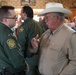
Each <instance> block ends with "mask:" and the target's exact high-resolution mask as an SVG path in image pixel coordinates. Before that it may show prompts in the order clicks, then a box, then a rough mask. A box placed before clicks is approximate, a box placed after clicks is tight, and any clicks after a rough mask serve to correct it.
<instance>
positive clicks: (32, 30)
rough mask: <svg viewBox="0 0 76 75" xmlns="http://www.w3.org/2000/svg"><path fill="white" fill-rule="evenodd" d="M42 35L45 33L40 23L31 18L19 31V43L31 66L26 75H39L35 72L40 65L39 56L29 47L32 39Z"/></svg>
mask: <svg viewBox="0 0 76 75" xmlns="http://www.w3.org/2000/svg"><path fill="white" fill-rule="evenodd" d="M42 33H43V31H42V28H41V25H40V23H39V22H37V21H35V20H33V19H31V18H27V19H26V20H25V21H24V22H23V24H22V25H21V26H20V27H19V29H18V42H19V43H20V45H21V47H22V50H23V51H22V52H23V54H24V57H26V58H25V60H26V62H27V63H28V65H29V71H28V73H26V75H37V73H36V72H35V70H36V67H37V65H38V57H39V56H38V54H33V53H31V52H30V50H29V46H30V41H31V39H32V38H34V37H35V36H36V35H37V34H39V37H40V36H41V34H42Z"/></svg>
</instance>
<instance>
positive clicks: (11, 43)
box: [7, 38, 16, 49]
mask: <svg viewBox="0 0 76 75" xmlns="http://www.w3.org/2000/svg"><path fill="white" fill-rule="evenodd" d="M7 44H8V46H9V48H10V49H13V48H16V42H15V40H14V39H12V38H10V39H8V40H7Z"/></svg>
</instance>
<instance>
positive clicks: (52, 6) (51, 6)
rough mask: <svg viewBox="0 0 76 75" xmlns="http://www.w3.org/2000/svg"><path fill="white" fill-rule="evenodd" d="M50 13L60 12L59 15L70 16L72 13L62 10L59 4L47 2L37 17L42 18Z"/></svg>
mask: <svg viewBox="0 0 76 75" xmlns="http://www.w3.org/2000/svg"><path fill="white" fill-rule="evenodd" d="M50 12H60V13H63V14H64V15H71V14H72V12H71V11H70V10H68V9H66V8H64V7H63V5H62V4H61V3H55V2H49V3H47V4H46V7H45V9H44V10H43V11H42V12H40V14H39V15H38V16H44V15H45V14H47V13H50Z"/></svg>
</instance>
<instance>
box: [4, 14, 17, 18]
mask: <svg viewBox="0 0 76 75" xmlns="http://www.w3.org/2000/svg"><path fill="white" fill-rule="evenodd" d="M5 18H7V19H17V16H16V15H15V16H14V17H5Z"/></svg>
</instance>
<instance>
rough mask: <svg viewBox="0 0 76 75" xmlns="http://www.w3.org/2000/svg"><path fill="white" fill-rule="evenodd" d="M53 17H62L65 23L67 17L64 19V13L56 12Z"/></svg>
mask: <svg viewBox="0 0 76 75" xmlns="http://www.w3.org/2000/svg"><path fill="white" fill-rule="evenodd" d="M53 15H54V16H55V17H56V16H60V18H61V21H64V19H65V17H64V14H63V13H59V12H54V13H53Z"/></svg>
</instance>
